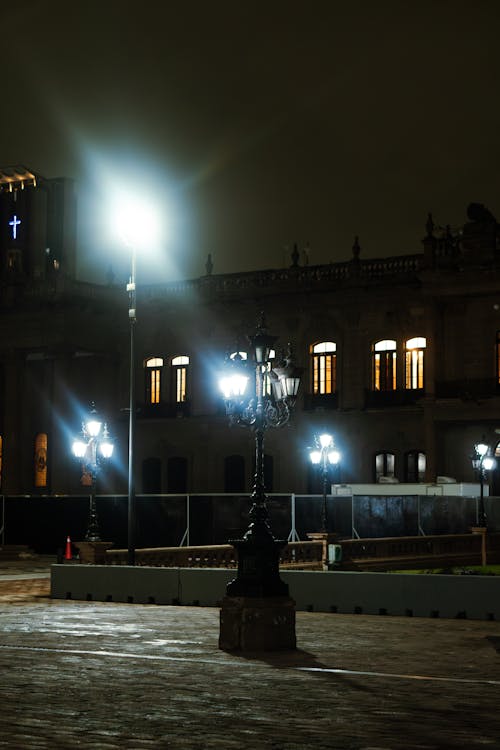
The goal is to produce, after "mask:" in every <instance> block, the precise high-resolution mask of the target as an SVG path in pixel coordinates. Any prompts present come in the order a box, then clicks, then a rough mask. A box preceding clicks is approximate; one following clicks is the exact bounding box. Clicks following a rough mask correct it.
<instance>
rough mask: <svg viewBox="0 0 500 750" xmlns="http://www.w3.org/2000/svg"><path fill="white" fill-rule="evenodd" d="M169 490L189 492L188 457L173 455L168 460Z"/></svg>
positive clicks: (171, 491)
mask: <svg viewBox="0 0 500 750" xmlns="http://www.w3.org/2000/svg"><path fill="white" fill-rule="evenodd" d="M167 491H168V492H170V493H175V492H182V493H184V492H187V458H184V456H171V457H170V458H169V459H168V462H167Z"/></svg>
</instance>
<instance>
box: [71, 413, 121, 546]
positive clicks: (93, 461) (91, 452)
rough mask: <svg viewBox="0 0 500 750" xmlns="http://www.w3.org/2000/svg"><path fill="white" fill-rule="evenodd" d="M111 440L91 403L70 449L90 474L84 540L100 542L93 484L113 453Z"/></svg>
mask: <svg viewBox="0 0 500 750" xmlns="http://www.w3.org/2000/svg"><path fill="white" fill-rule="evenodd" d="M113 447H114V446H113V441H112V439H111V437H110V435H109V432H108V426H107V424H106V423H104V425H103V423H102V421H101V419H100V417H99V414H98V413H97V410H96V408H95V404H94V403H92V405H91V408H90V412H89V415H88V417H87V419H85V420H84V421H83V422H82V429H81V432H80V434H79V435H78V436H77V437H76V438H75V439H74V440H73V444H72V451H73V455H74V456H75V458H76V459H78V461H79V462H80V463H81V465H82V469H83V471H84V473H85V474H88V475H89V476H90V508H89V522H88V527H87V531H86V533H85V541H86V542H100V541H101V536H100V532H99V523H98V520H97V509H96V502H95V485H96V480H97V475H98V473H99V469H100V467H101V464H102V463H103V462H105V461H108V460H109V459H110V458H111V456H112V455H113Z"/></svg>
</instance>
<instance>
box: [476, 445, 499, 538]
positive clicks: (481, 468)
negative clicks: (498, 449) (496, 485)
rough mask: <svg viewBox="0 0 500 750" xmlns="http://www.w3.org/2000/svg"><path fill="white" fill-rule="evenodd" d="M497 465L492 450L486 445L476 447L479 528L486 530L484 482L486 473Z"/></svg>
mask: <svg viewBox="0 0 500 750" xmlns="http://www.w3.org/2000/svg"><path fill="white" fill-rule="evenodd" d="M496 465H497V462H496V460H495V459H494V458H493V456H492V455H491V449H490V446H489V445H486V443H476V445H475V446H474V454H473V455H472V466H473V467H474V469H475V470H476V471H477V473H478V475H479V487H480V495H479V513H478V516H479V518H478V522H479V526H480V527H482V528H486V511H485V507H484V481H485V479H486V473H487V472H488V471H491V470H492V469H494V468H495V467H496Z"/></svg>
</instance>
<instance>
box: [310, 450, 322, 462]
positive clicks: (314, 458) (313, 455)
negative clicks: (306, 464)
mask: <svg viewBox="0 0 500 750" xmlns="http://www.w3.org/2000/svg"><path fill="white" fill-rule="evenodd" d="M309 458H310V459H311V463H313V464H319V463H321V451H311V452H310V453H309Z"/></svg>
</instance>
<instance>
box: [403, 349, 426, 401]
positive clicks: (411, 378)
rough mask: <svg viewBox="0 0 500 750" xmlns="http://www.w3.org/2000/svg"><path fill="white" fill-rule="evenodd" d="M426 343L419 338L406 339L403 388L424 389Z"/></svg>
mask: <svg viewBox="0 0 500 750" xmlns="http://www.w3.org/2000/svg"><path fill="white" fill-rule="evenodd" d="M426 345H427V342H426V340H425V339H424V338H422V337H421V336H417V337H416V338H414V339H408V341H407V342H406V343H405V387H406V388H408V389H419V388H423V387H424V352H425V347H426Z"/></svg>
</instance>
